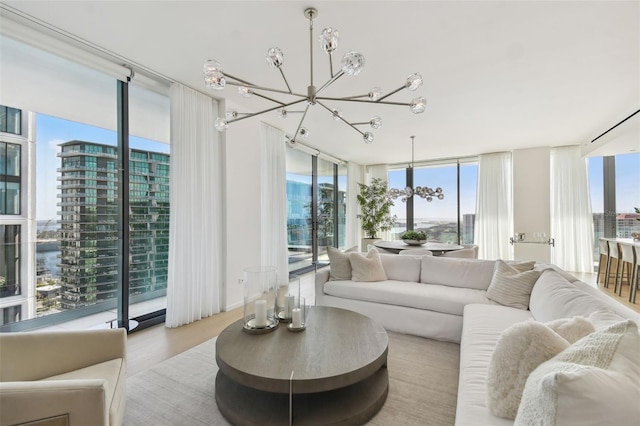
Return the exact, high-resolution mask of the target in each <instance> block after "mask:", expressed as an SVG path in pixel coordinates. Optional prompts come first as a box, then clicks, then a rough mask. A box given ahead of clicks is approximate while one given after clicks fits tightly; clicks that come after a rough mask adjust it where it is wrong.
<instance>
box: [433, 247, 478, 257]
mask: <svg viewBox="0 0 640 426" xmlns="http://www.w3.org/2000/svg"><path fill="white" fill-rule="evenodd" d="M442 257H458V258H464V259H477V258H478V254H477V252H476V251H475V249H473V248H463V249H460V250H451V251H448V252H446V253H444V254H443V255H442Z"/></svg>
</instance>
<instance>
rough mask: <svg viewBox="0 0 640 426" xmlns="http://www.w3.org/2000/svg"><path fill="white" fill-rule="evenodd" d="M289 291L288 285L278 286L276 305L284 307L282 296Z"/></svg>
mask: <svg viewBox="0 0 640 426" xmlns="http://www.w3.org/2000/svg"><path fill="white" fill-rule="evenodd" d="M288 291H289V286H288V285H283V286H282V287H278V307H280V308H283V307H284V297H285V296H286V295H287V292H288Z"/></svg>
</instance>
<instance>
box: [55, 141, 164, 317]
mask: <svg viewBox="0 0 640 426" xmlns="http://www.w3.org/2000/svg"><path fill="white" fill-rule="evenodd" d="M60 147H61V151H60V153H59V154H58V155H59V157H60V158H61V167H60V169H59V172H60V173H59V178H58V179H59V181H60V185H59V188H60V192H59V194H58V197H59V199H60V202H59V203H58V205H59V207H60V212H59V216H60V220H59V225H60V227H59V229H60V264H59V266H60V272H59V274H60V284H61V307H62V309H77V308H79V307H82V306H87V305H92V304H95V303H100V302H103V301H106V300H109V299H115V298H116V297H117V293H118V238H119V237H118V199H117V197H118V193H117V179H118V170H117V152H116V148H115V147H114V146H110V145H103V144H96V143H91V142H84V141H77V140H74V141H70V142H66V143H63V144H61V145H60ZM129 167H130V179H129V181H130V192H129V199H130V212H129V213H130V224H129V226H130V252H131V259H130V265H131V266H130V277H129V294H130V295H135V294H139V293H145V292H149V291H153V290H158V289H166V286H167V266H168V252H169V155H168V154H162V153H156V152H148V151H142V150H131V152H130V162H129Z"/></svg>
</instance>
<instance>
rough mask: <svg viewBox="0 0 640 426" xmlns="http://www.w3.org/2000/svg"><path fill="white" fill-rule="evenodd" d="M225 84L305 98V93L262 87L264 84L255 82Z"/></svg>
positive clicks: (230, 82) (229, 82)
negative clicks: (259, 84) (260, 84)
mask: <svg viewBox="0 0 640 426" xmlns="http://www.w3.org/2000/svg"><path fill="white" fill-rule="evenodd" d="M227 84H228V85H230V86H238V87H245V86H246V87H249V88H251V89H256V90H266V91H267V92H273V93H283V94H285V95H293V96H299V97H301V98H306V97H307V95H303V94H301V93H289V92H287V91H286V90H279V89H272V88H270V87H264V86H257V85H255V84H252V83H248V82H241V83H238V82H235V81H227Z"/></svg>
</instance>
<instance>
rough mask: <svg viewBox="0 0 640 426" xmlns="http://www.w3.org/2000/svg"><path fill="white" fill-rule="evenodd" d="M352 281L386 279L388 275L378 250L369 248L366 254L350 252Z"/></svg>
mask: <svg viewBox="0 0 640 426" xmlns="http://www.w3.org/2000/svg"><path fill="white" fill-rule="evenodd" d="M349 261H350V262H351V280H352V281H384V280H386V279H387V275H386V274H385V272H384V268H383V267H382V262H381V261H380V253H378V251H377V250H373V249H371V250H369V252H368V253H367V255H366V256H363V255H362V254H360V253H349Z"/></svg>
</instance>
